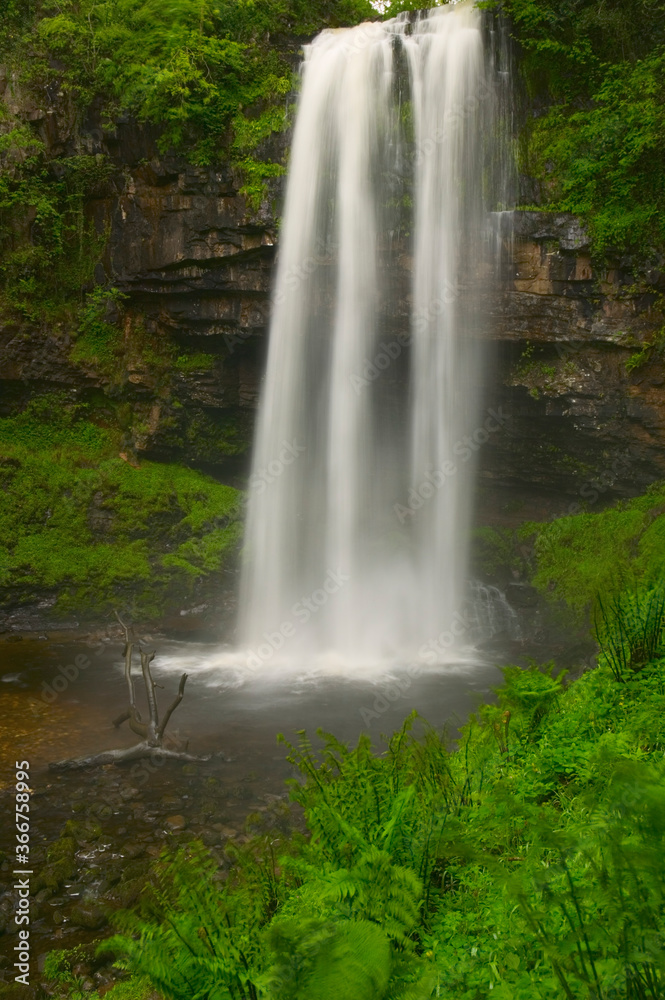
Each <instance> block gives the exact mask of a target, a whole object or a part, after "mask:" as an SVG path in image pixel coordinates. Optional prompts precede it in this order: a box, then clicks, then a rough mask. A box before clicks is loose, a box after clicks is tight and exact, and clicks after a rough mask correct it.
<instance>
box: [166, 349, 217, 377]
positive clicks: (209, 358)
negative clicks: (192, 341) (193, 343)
mask: <svg viewBox="0 0 665 1000" xmlns="http://www.w3.org/2000/svg"><path fill="white" fill-rule="evenodd" d="M173 367H174V368H175V370H176V371H177V372H180V374H181V375H193V374H198V373H199V372H209V371H211V369H212V368H214V367H215V355H214V354H206V353H205V352H204V351H197V352H196V353H194V354H180V355H179V356H178V357H177V358H176V360H175V362H174V365H173Z"/></svg>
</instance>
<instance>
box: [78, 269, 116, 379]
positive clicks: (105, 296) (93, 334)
mask: <svg viewBox="0 0 665 1000" xmlns="http://www.w3.org/2000/svg"><path fill="white" fill-rule="evenodd" d="M123 298H125V296H123V295H122V294H121V293H120V292H119V291H118V289H117V288H110V289H105V288H102V287H101V286H100V285H98V286H97V287H96V288H94V289H93V290H92V292H91V293H90V295H89V296H88V297H87V299H86V301H85V303H84V305H83V306H82V308H81V311H80V323H79V328H78V334H77V338H76V343H75V344H74V347H73V348H72V351H71V354H70V357H71V359H72V361H74V362H77V363H79V364H81V363H83V364H92V365H94V366H95V367H96V368H97V369H98V370H99V371H100V372H102V373H104V374H106V375H110V374H112V373H113V371H114V370H115V369H116V368H117V364H118V358H119V355H120V352H121V349H122V337H121V334H120V330H119V329H118V328H117V326H114V325H113V324H111V323H108V322H107V320H106V314H107V311H108V307H109V305H112V304H117V303H119V302H121V301H122V299H123Z"/></svg>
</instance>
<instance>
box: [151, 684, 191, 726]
mask: <svg viewBox="0 0 665 1000" xmlns="http://www.w3.org/2000/svg"><path fill="white" fill-rule="evenodd" d="M187 676H188V675H187V674H183V675H182V677H181V678H180V686H179V687H178V693H177V695H176V696H175V698H174V699H173V701H172V702H171V704H170V705H169V707H168V708H167V709H166V712H165V714H164V721H163V722H162V724H161V726H160V727H159V729H158V730H157V735H158V736H159V738H160V740H161V739H162V737H163V736H164V730H165V729H166V727H167V725H168V722H169V719H170V718H171V716H172V715H173V713H174V712H175V710H176V708H177V707H178V705H179V704H180V702H181V701H182V698H183V695H184V693H185V684H186V683H187Z"/></svg>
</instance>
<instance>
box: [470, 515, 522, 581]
mask: <svg viewBox="0 0 665 1000" xmlns="http://www.w3.org/2000/svg"><path fill="white" fill-rule="evenodd" d="M472 546H473V555H474V562H475V563H476V565H477V566H478V569H479V570H480V572H481V573H482V574H483V576H486V577H496V576H497V574H499V573H500V572H501V570H504V569H506V568H509V567H510V566H511V565H512V564H513V563H514V561H515V533H514V532H513V531H509V530H507V529H502V528H490V527H488V526H483V527H480V528H476V529H475V530H474V532H473V535H472Z"/></svg>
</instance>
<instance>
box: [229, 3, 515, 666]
mask: <svg viewBox="0 0 665 1000" xmlns="http://www.w3.org/2000/svg"><path fill="white" fill-rule="evenodd" d="M486 17H487V15H483V14H482V13H481V12H479V11H478V10H476V9H475V8H474V7H473V6H472V5H471V4H470V3H468V2H465V3H459V4H456V5H454V6H452V5H451V6H446V7H440V8H436V9H434V10H431V11H423V12H419V13H418V14H416V15H415V16H414V15H401V16H400V17H398V18H396V19H394V20H391V21H386V22H383V23H365V24H361V25H359V26H357V27H355V28H350V29H343V30H326V31H324V32H322V33H321V34H320V35H319V36H318V37H317V38H316V39H315V40H314V41H313V42H312V44H310V45H309V46H307V48H306V50H305V58H304V63H303V67H302V86H301V92H300V99H299V104H298V111H297V117H296V124H295V132H294V137H293V145H292V150H291V157H290V167H289V175H288V183H287V193H286V203H285V209H284V219H283V227H282V232H281V239H280V250H279V260H278V266H277V274H276V282H275V292H274V297H273V318H272V323H271V328H270V340H269V353H268V361H267V373H266V377H265V384H264V386H263V390H262V398H261V404H260V412H259V418H258V427H257V434H256V441H255V450H254V461H253V470H252V475H251V478H250V488H249V499H248V515H247V524H246V540H245V549H244V563H243V574H242V587H241V610H240V621H239V639H240V642H241V643H242V645H243V647H246V648H247V649H250V650H257V649H262V650H264V652H263V653H259V658H260V659H263V660H265V659H267V658H268V657H269V656H270V657H272V656H273V653H274V659H275V660H277V659H279V658H280V657H284V658H285V659H287V660H288V659H290V658H294V657H296V658H298V657H300V658H302V657H304V658H310V659H311V658H315V659H316V658H317V657H321V656H332V657H339V658H341V659H343V660H346V661H353V662H355V663H357V664H359V665H362V664H363V663H370V662H371V663H378V662H383V661H386V660H393V659H395V658H399V657H403V656H409V655H413V653H414V651H417V650H418V648H420V647H421V646H422V644H423V643H424V642H426V641H428V640H429V639H430V638H432V637H434V636H436V635H438V634H439V633H440V632H441V631H442V630H448V629H450V628H451V627H453V625H454V624H455V623H456V622H458V621H461V619H460V618H459V608H460V606H461V601H462V598H463V593H464V583H465V576H466V558H467V538H468V521H469V516H470V509H471V503H472V497H471V483H472V473H473V465H474V457H475V454H476V452H477V450H478V448H479V447H480V446H481V445H482V443H483V442H484V441H486V440H487V438H488V437H489V435H490V434H491V433H492V432H493V431H494V430H496V427H495V426H494V424H493V423H492V422H491V419H490V418H488V417H487V414H482V413H480V411H479V407H478V400H477V398H476V396H477V384H478V380H479V370H478V366H479V358H478V353H479V343H480V341H481V339H482V336H483V327H484V322H485V321H484V318H483V309H482V300H483V298H484V296H485V294H486V292H487V288H488V287H489V285H490V284H491V282H492V274H493V271H492V259H491V258H492V245H493V236H492V233H493V222H492V220H493V212H492V210H493V209H495V208H503V207H504V206H503V205H502V204H501V198H502V197H503V192H502V191H501V190H500V189H501V184H502V183H503V174H504V173H505V171H502V170H501V169H500V168H497V166H496V164H497V162H498V161H499V160H500V157H497V155H496V154H495V151H494V150H493V148H492V147H493V145H494V144H495V140H496V136H497V134H498V131H499V130H498V128H497V122H498V120H499V117H500V115H499V105H500V100H499V95H500V93H501V87H502V79H503V77H505V68H503V69H502V68H501V67H500V66H499V65H498V61H497V60H498V58H499V56H498V55H497V53H498V52H499V46H497V44H496V41H495V40H494V35H495V34H496V32H493V31H492V30H490V28H491V23H490V21H489V19H488V20H487V21H485V20H484V19H485V18H486ZM497 177H498V180H497ZM463 633H464V627H463V625H462V626H461V627H460V629H458V631H456V632H455V634H456V635H457V634H461V635H462V641H463ZM268 649H270V653H268V652H266V650H268Z"/></svg>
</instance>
